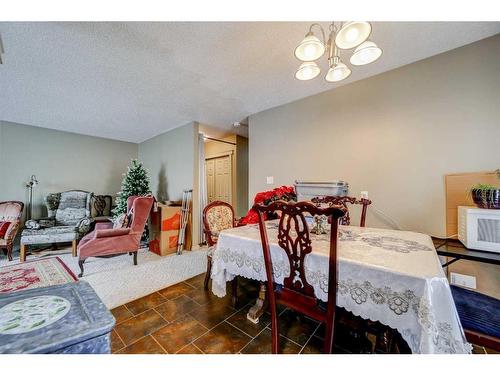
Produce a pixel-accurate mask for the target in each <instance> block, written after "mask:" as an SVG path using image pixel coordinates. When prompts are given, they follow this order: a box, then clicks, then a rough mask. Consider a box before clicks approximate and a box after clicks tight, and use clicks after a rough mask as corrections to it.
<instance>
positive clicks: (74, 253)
mask: <svg viewBox="0 0 500 375" xmlns="http://www.w3.org/2000/svg"><path fill="white" fill-rule="evenodd" d="M71 254H72V255H73V256H74V257H76V255H77V253H76V240H73V241H71Z"/></svg>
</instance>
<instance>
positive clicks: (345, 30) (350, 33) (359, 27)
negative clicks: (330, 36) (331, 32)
mask: <svg viewBox="0 0 500 375" xmlns="http://www.w3.org/2000/svg"><path fill="white" fill-rule="evenodd" d="M371 32H372V25H371V24H370V23H369V22H366V21H350V22H347V23H345V24H344V25H343V26H342V28H341V29H340V30H339V32H338V33H337V36H336V37H335V44H336V45H337V47H339V48H341V49H351V48H354V47H356V46H359V45H360V44H361V43H363V42H364V41H365V40H366V39H368V37H369V36H370V33H371Z"/></svg>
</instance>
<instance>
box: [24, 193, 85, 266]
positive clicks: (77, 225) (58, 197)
mask: <svg viewBox="0 0 500 375" xmlns="http://www.w3.org/2000/svg"><path fill="white" fill-rule="evenodd" d="M92 196H93V193H91V192H88V191H82V190H69V191H64V192H61V193H54V194H49V195H48V196H47V197H46V198H45V204H46V206H47V212H48V216H47V217H45V218H41V219H37V220H28V221H27V222H26V223H25V229H24V230H23V232H22V233H21V251H20V253H21V254H20V261H21V262H24V261H25V260H26V251H27V248H28V246H30V245H39V244H54V243H60V242H71V243H72V253H73V256H75V257H76V255H77V254H76V247H77V243H78V241H79V240H80V239H81V238H82V237H83V236H85V234H87V233H88V232H89V231H90V229H91V226H92V221H93V220H92V217H91V200H92Z"/></svg>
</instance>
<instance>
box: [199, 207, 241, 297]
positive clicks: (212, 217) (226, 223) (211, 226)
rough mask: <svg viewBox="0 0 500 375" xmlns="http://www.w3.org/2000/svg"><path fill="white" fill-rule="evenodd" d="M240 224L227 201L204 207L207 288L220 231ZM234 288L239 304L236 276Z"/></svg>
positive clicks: (234, 295) (234, 294)
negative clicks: (206, 245) (206, 246)
mask: <svg viewBox="0 0 500 375" xmlns="http://www.w3.org/2000/svg"><path fill="white" fill-rule="evenodd" d="M236 226H238V223H237V220H236V217H235V215H234V209H233V207H232V206H231V205H230V204H229V203H226V202H222V201H215V202H212V203H210V204H209V205H207V206H206V207H205V208H204V209H203V231H204V232H205V235H206V237H207V244H208V252H207V273H206V276H205V283H204V285H205V289H208V283H209V281H210V274H211V272H212V255H213V252H214V250H215V246H216V245H217V238H218V236H219V233H220V232H221V231H222V230H224V229H229V228H234V227H236ZM232 288H233V304H234V305H236V304H237V281H236V278H234V280H233V283H232Z"/></svg>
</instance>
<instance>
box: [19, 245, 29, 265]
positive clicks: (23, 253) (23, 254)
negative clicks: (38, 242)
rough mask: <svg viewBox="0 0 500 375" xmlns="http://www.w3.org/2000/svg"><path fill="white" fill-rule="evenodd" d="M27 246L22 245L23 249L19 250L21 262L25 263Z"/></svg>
mask: <svg viewBox="0 0 500 375" xmlns="http://www.w3.org/2000/svg"><path fill="white" fill-rule="evenodd" d="M26 246H27V245H23V244H21V248H20V249H19V261H21V262H25V261H26Z"/></svg>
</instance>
